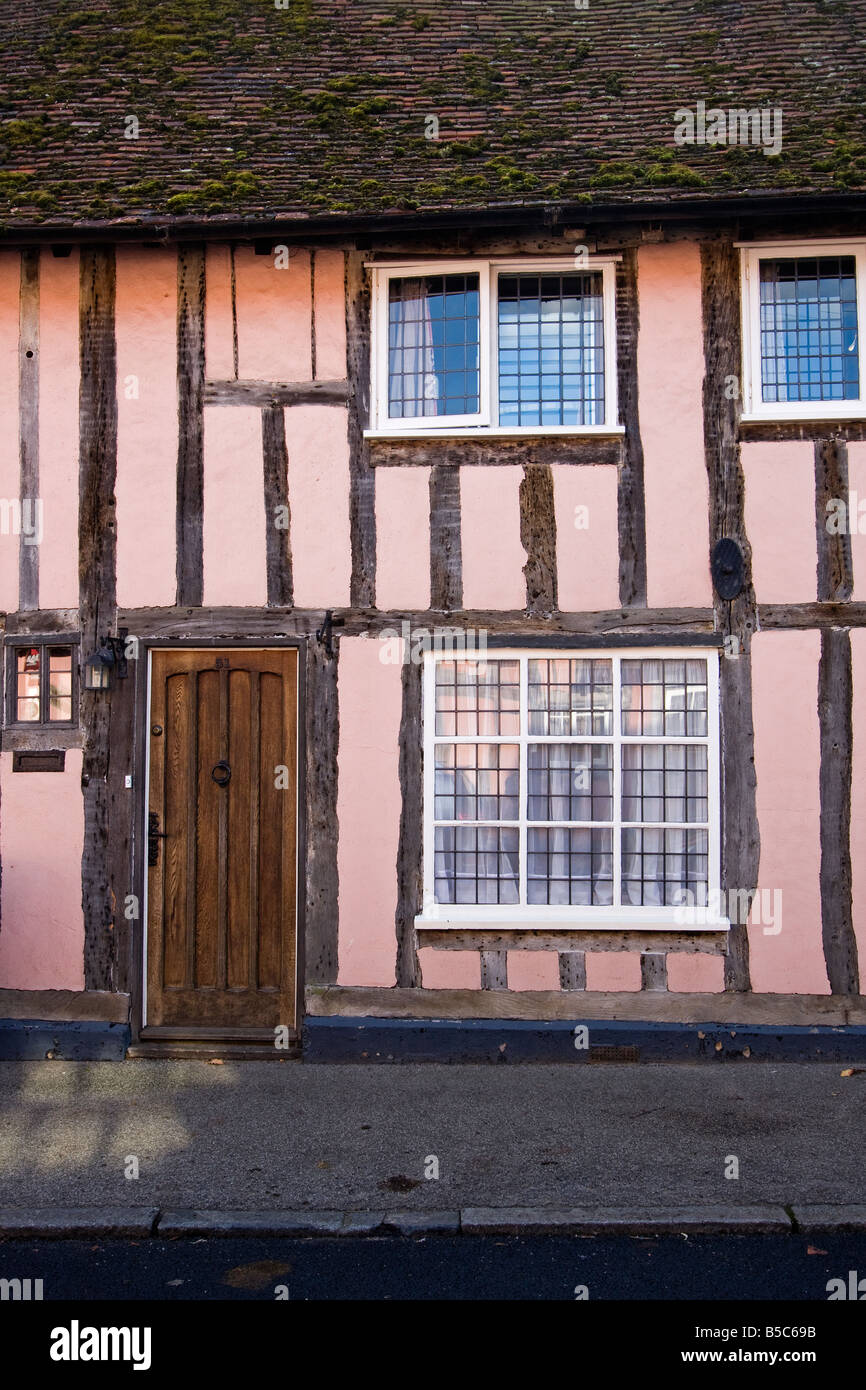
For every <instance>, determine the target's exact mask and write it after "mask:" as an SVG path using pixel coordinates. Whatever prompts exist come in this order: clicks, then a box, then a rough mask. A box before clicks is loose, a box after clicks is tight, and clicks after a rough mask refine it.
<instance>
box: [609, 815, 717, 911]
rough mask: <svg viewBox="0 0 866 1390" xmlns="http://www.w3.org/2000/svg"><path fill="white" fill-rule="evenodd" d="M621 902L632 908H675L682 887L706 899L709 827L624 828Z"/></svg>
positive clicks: (698, 897)
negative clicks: (685, 828)
mask: <svg viewBox="0 0 866 1390" xmlns="http://www.w3.org/2000/svg"><path fill="white" fill-rule="evenodd" d="M621 835H622V901H623V904H624V905H625V906H629V907H665V906H666V907H676V906H678V905H679V904H680V903H681V902H682V901H683V899H682V897H681V896H680V895H681V893H682V890H683V889H688V890H689V892H690V893H692V894H693V895H694V897H693V899H692V901H693V902H698V903H699V902H706V901H707V898H706V893H707V863H708V857H707V848H708V834H707V831H706V830H642V829H632V830H625V829H624V830H622V831H621Z"/></svg>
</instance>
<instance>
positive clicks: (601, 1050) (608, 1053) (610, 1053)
mask: <svg viewBox="0 0 866 1390" xmlns="http://www.w3.org/2000/svg"><path fill="white" fill-rule="evenodd" d="M587 1060H588V1061H590V1062H639V1061H640V1050H639V1049H638V1048H636V1047H634V1046H633V1045H632V1044H629V1046H628V1047H617V1046H615V1045H614V1044H612V1043H599V1044H598V1046H597V1047H591V1048H590V1049H589V1057H588V1059H587Z"/></svg>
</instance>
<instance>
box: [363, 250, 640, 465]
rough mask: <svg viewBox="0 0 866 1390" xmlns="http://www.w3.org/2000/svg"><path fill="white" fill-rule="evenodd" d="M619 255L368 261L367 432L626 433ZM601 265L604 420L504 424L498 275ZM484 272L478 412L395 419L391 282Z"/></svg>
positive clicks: (578, 270) (379, 435) (579, 270)
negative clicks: (619, 361) (620, 386)
mask: <svg viewBox="0 0 866 1390" xmlns="http://www.w3.org/2000/svg"><path fill="white" fill-rule="evenodd" d="M620 259H621V258H620V257H619V256H616V255H614V256H589V257H588V258H587V259H586V261H581V262H580V264H575V261H574V258H573V257H562V256H559V257H555V258H540V257H539V258H536V259H527V258H526V257H521V258H520V259H514V258H513V257H512V258H509V259H504V260H496V259H488V258H481V259H478V258H474V257H473V258H471V259H468V258H467V259H464V260H448V261H400V262H397V261H394V262H388V263H380V262H375V263H371V264H369V265H368V269H369V270H370V271H371V273H372V277H373V283H372V300H371V306H370V338H371V351H370V364H371V391H370V401H371V422H370V423H371V428H370V429H368V430H365V435H366V437H367V438H372V439H389V438H390V439H393V438H395V437H402V438H410V437H411V438H415V437H417V436H420V435H424V436H427V435H435V436H436V437H437V438H447V437H462V436H466V435H473V434H482V433H483V434H485V435H495V436H500V437H503V438H504V437H508V438H512V437H521V436H537V435H540V434H545V435H583V434H586V435H592V434H623V433H624V427H623V426H622V425H620V424H619V405H618V401H617V370H616V263H617V261H618V260H620ZM591 271H596V272H598V271H600V272H601V276H602V302H603V315H604V422H603V423H602V424H598V425H507V426H500V425H499V423H498V411H499V373H498V361H499V354H498V352H497V351H495V350H494V348H495V345H496V343H497V332H498V313H497V307H498V301H497V290H496V285H497V276H498V275H500V274H508V273H509V272H510V273H513V274H521V273H522V274H524V275H535V274H539V275H548V274H553V275H568V274H572V275H583V274H587V273H588V272H591ZM473 273H477V274H478V276H479V287H480V292H481V293H480V301H479V318H480V344H481V346H480V354H479V357H480V363H479V368H480V393H481V394H480V410H479V413H478V414H477V415H436V416H419V417H417V418H415V419H406V418H401V419H396V420H393V419H391V418H390V417H389V415H388V285H389V281H391V280H395V279H397V280H401V279H405V278H406V277H407V276H412V275H419V276H421V275H425V276H426V275H469V274H473Z"/></svg>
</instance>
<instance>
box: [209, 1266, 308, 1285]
mask: <svg viewBox="0 0 866 1390" xmlns="http://www.w3.org/2000/svg"><path fill="white" fill-rule="evenodd" d="M291 1267H292V1266H291V1265H287V1264H280V1263H279V1262H278V1261H277V1260H255V1261H253V1263H252V1264H248V1265H236V1266H235V1268H234V1269H230V1270H229V1271H228V1272H227V1273H226V1274H225V1276H224V1277H223V1281H222V1282H223V1283H224V1284H228V1285H229V1286H230V1287H231V1288H233V1289H266V1288H267V1286H268V1284H270V1283H271V1282H272V1281H273V1280H274V1279H276V1277H277V1275H278V1274H288V1273H289V1270H290V1269H291Z"/></svg>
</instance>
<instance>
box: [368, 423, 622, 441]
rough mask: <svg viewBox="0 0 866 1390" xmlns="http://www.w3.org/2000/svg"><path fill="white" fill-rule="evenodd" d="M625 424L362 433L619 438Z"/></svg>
mask: <svg viewBox="0 0 866 1390" xmlns="http://www.w3.org/2000/svg"><path fill="white" fill-rule="evenodd" d="M624 434H625V426H624V425H580V426H577V427H574V428H573V427H572V426H571V425H546V426H542V425H527V426H515V427H512V428H508V427H507V426H501V425H461V426H459V427H457V428H454V429H448V428H447V427H446V428H443V429H411V428H407V429H387V430H364V438H365V439H376V440H381V439H394V440H401V439H425V440H431V439H557V438H560V439H586V438H595V439H599V438H601V439H619V438H621V437H622V436H623V435H624Z"/></svg>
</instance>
